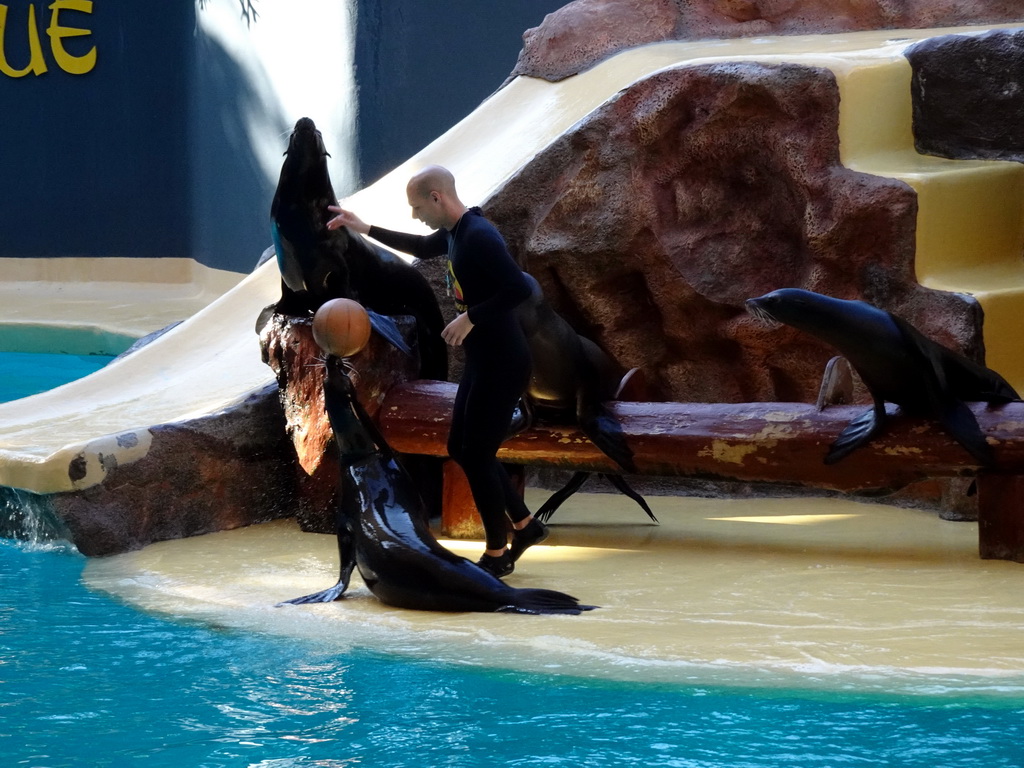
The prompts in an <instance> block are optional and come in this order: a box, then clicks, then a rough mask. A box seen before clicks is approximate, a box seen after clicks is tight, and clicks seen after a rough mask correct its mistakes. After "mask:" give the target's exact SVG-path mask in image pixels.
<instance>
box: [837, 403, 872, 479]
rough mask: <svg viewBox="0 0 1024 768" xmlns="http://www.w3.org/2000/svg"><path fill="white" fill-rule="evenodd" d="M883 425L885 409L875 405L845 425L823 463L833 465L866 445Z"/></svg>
mask: <svg viewBox="0 0 1024 768" xmlns="http://www.w3.org/2000/svg"><path fill="white" fill-rule="evenodd" d="M884 423H885V407H884V405H880V404H877V403H876V404H875V405H874V406H872V407H871V408H870V409H869V410H867V411H864V413H862V414H861V415H860V416H858V417H857V418H855V419H854V420H853V421H851V422H850V423H849V424H847V425H846V428H845V429H844V430H843V431H842V432H840V433H839V437H837V438H836V439H835V442H834V443H832V445H831V446H830V447H829V449H828V453H827V454H826V455H825V463H826V464H835V463H836V462H837V461H839V460H840V459H842V458H844V457H846V456H847V455H849V454H850V453H851V452H853V451H854V450H856V449H857V448H859V447H860V446H862V445H864V444H865V443H867V442H868V441H869V440H871V438H872V437H874V436H875V435H877V434H878V433H879V432H880V431H881V430H882V425H883V424H884Z"/></svg>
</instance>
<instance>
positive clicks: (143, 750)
mask: <svg viewBox="0 0 1024 768" xmlns="http://www.w3.org/2000/svg"><path fill="white" fill-rule="evenodd" d="M84 562H85V561H84V558H82V557H81V556H79V555H77V554H76V553H74V552H70V551H66V550H62V549H60V548H50V549H40V548H39V547H38V546H37V547H33V546H32V545H28V544H24V543H15V542H13V541H7V540H0V595H3V600H2V605H0V755H2V756H3V758H4V759H3V765H4V766H32V767H33V768H65V767H71V766H75V767H77V766H82V767H83V768H102V767H103V766H119V767H120V766H134V765H145V766H153V767H154V768H163V767H164V766H167V767H170V766H174V767H175V768H185V767H187V768H236V767H237V768H304V767H305V766H319V767H321V768H335V767H340V766H356V765H360V766H374V768H386V767H388V766H417V767H419V766H425V767H429V768H433V767H434V766H460V767H461V766H465V767H466V768H479V767H480V766H489V765H497V766H537V765H542V766H566V768H569V767H571V768H579V767H580V766H630V765H640V766H644V767H645V768H654V767H655V766H678V767H680V768H718V767H719V766H720V767H721V768H755V767H757V768H759V767H761V766H765V767H767V766H772V768H777V767H778V766H783V765H785V766H814V767H815V768H817V767H819V766H820V767H825V766H828V767H830V768H834V767H837V766H900V767H901V768H918V767H920V768H936V767H937V766H941V767H942V768H957V767H959V766H964V768H966V767H967V766H971V768H976V767H977V766H979V765H984V766H986V767H987V768H996V767H998V766H1014V767H1019V766H1020V765H1021V764H1022V760H1024V758H1022V757H1021V755H1022V752H1021V743H1022V740H1024V694H1022V695H1021V697H1020V698H1017V699H1011V700H1007V699H1000V700H999V701H990V700H979V699H974V700H971V699H966V700H956V699H953V698H934V699H927V698H910V699H907V698H903V699H901V698H899V697H895V696H893V697H890V698H885V697H879V696H858V695H845V694H844V695H841V696H834V697H833V696H827V695H822V694H804V693H801V692H798V691H787V690H769V691H745V690H737V689H726V688H716V687H713V686H707V687H699V686H668V685H665V686H658V685H636V684H628V685H627V684H619V683H601V682H592V681H584V680H578V679H572V678H562V677H544V676H537V675H526V674H521V673H513V672H503V671H488V670H482V669H479V668H475V667H473V668H470V667H460V666H455V665H443V664H432V663H426V662H416V661H409V660H408V659H397V658H389V657H388V656H387V655H386V651H387V649H385V648H381V649H374V650H373V651H370V650H367V651H365V652H359V653H355V654H351V653H337V652H335V651H334V650H332V648H330V647H326V646H324V645H318V644H310V643H309V642H299V641H287V640H282V639H281V638H279V637H277V638H275V637H269V636H267V637H263V636H258V635H255V636H251V635H246V634H242V633H239V632H226V631H218V630H217V629H215V628H208V627H205V626H197V625H194V624H188V623H174V622H169V621H164V620H162V619H157V618H155V617H152V616H148V615H145V614H142V613H139V612H137V611H135V610H133V609H130V608H128V607H126V606H123V605H120V604H118V603H116V602H114V601H112V600H111V599H109V598H108V597H106V596H104V595H99V594H94V593H91V592H89V591H88V590H86V589H85V588H84V587H83V586H82V585H81V583H80V576H81V572H82V569H83V566H84ZM529 620H530V619H529V618H527V617H524V621H529Z"/></svg>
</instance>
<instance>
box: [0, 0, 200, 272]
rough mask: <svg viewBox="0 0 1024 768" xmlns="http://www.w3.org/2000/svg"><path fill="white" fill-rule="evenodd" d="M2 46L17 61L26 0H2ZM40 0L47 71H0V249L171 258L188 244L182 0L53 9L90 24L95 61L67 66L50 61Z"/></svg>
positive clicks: (84, 46) (186, 47) (23, 57)
mask: <svg viewBox="0 0 1024 768" xmlns="http://www.w3.org/2000/svg"><path fill="white" fill-rule="evenodd" d="M4 4H5V5H7V6H8V9H9V10H8V19H7V30H6V34H5V36H4V40H3V50H4V53H5V54H6V60H7V62H8V63H9V65H10V66H11V67H13V68H15V69H22V68H23V67H24V66H25V65H26V64H27V63H28V61H29V52H28V34H27V32H26V28H27V18H28V6H29V5H30V3H28V2H24V1H22V2H11V1H10V0H7V1H6V2H5V3H4ZM48 4H49V3H47V2H35V3H32V5H34V6H35V9H36V13H37V22H38V25H39V26H40V28H41V29H40V37H41V39H42V47H43V50H44V53H45V56H46V64H47V66H48V71H47V72H46V73H45V74H43V75H38V76H37V75H27V76H25V77H18V78H13V77H9V76H7V75H4V74H0V104H2V107H0V114H2V117H0V147H2V148H3V149H2V150H0V152H2V155H0V190H2V191H0V196H2V197H0V256H7V257H10V256H34V257H43V256H93V255H115V256H122V255H132V256H172V255H184V254H187V253H188V252H189V235H188V231H187V228H186V229H184V230H183V228H182V227H181V214H182V212H183V210H185V208H186V205H187V200H188V189H189V168H188V163H187V161H186V159H187V156H188V152H187V146H186V139H187V137H186V132H185V130H184V120H185V116H186V114H187V111H186V91H187V87H186V83H187V80H188V73H189V67H190V60H191V55H192V54H191V47H192V32H193V26H194V25H193V22H194V11H193V9H192V3H186V2H179V3H166V4H161V5H162V9H161V11H160V12H159V13H156V12H154V11H153V10H152V8H153V6H152V5H151V4H149V3H139V2H132V1H131V0H120V1H119V2H110V1H109V0H107V1H106V2H104V0H97V2H95V3H94V5H93V12H92V13H91V14H83V13H78V12H68V11H63V12H62V13H61V15H60V21H61V22H62V24H64V25H67V26H75V27H79V28H82V29H89V30H91V31H92V34H91V35H89V36H83V37H79V38H77V39H75V40H68V42H67V48H68V51H69V53H73V54H75V55H84V54H85V53H86V52H87V51H88V50H89V49H90V48H92V47H93V46H95V47H96V49H97V52H98V55H97V58H96V65H95V68H94V69H93V70H92V71H90V72H87V73H85V74H82V75H73V74H68V73H67V72H64V71H62V70H61V69H60V68H59V67H58V66H57V65H56V64H55V62H54V60H53V58H52V55H51V52H50V47H49V42H48V37H47V35H46V27H47V26H48V25H49V23H50V12H49V10H48V9H47V6H48Z"/></svg>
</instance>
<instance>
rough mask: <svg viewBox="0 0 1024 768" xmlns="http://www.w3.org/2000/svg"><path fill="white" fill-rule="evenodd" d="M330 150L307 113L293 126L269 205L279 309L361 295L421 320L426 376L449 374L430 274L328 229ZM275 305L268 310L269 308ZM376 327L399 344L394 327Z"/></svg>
mask: <svg viewBox="0 0 1024 768" xmlns="http://www.w3.org/2000/svg"><path fill="white" fill-rule="evenodd" d="M328 156H329V155H328V153H327V150H326V149H325V147H324V143H323V139H322V138H321V136H320V132H319V131H318V130H317V129H316V125H315V124H314V123H313V121H312V120H310V119H309V118H308V117H304V118H301V119H300V120H299V121H298V122H296V124H295V128H294V130H293V131H292V134H291V138H290V139H289V142H288V150H287V152H286V153H285V160H284V163H283V164H282V166H281V176H280V178H279V180H278V184H277V191H276V192H275V194H274V201H273V203H272V204H271V207H270V217H271V222H272V232H273V236H274V246H275V250H276V251H277V260H278V266H279V267H280V270H281V299H280V300H279V301H278V302H277V304H275V305H274V306H273V311H277V312H280V313H282V314H286V315H298V316H304V315H307V314H310V313H313V312H316V310H317V309H318V308H319V307H320V305H322V304H323V303H324V302H325V301H328V300H329V299H336V298H347V299H353V300H355V301H358V302H359V303H360V304H362V305H363V306H364V307H366V309H367V310H371V311H372V312H374V313H379V314H380V315H386V316H393V315H411V316H413V317H414V318H415V319H416V328H417V334H416V335H417V341H418V344H419V352H420V376H421V377H422V378H426V379H436V380H439V381H444V380H445V379H447V378H448V351H447V348H446V346H445V344H444V341H443V339H441V331H442V330H443V329H444V319H443V317H442V315H441V309H440V307H439V306H438V304H437V297H436V296H435V295H434V292H433V289H432V288H431V287H430V283H429V282H428V280H427V279H426V278H425V277H424V276H423V275H422V274H421V273H420V272H419V271H418V270H417V269H416V268H415V267H413V266H411V265H410V264H407V263H406V262H405V261H403V260H402V259H400V258H399V257H398V256H396V255H394V254H393V253H391V252H390V251H388V250H386V249H384V248H381V247H378V246H376V245H374V244H373V243H371V242H369V241H368V240H366V239H365V238H363V237H362V236H360V235H358V234H356V233H353V232H350V231H349V230H348V229H347V228H345V227H341V228H340V229H336V230H329V229H327V222H328V221H329V220H330V218H331V215H332V214H331V213H330V212H329V211H328V210H327V207H328V206H329V205H336V204H337V202H338V201H337V198H336V197H335V195H334V187H333V186H332V184H331V178H330V174H329V173H328V170H327V157H328ZM268 309H270V308H268ZM371 319H374V320H375V322H374V327H375V329H377V330H378V331H380V332H382V333H384V334H385V335H386V336H388V338H389V339H391V340H393V341H394V342H395V343H396V344H398V345H401V344H402V342H401V341H400V340H399V339H397V338H394V335H393V332H392V331H391V330H390V329H389V328H385V327H381V325H380V321H379V319H378V318H373V317H372V315H371Z"/></svg>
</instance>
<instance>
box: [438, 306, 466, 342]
mask: <svg viewBox="0 0 1024 768" xmlns="http://www.w3.org/2000/svg"><path fill="white" fill-rule="evenodd" d="M472 330H473V321H472V320H470V319H469V313H468V312H463V313H462V314H461V315H459V316H458V317H456V318H455V319H454V320H452V321H451V322H450V323H448V325H446V326H445V328H444V330H443V331H441V338H442V339H444V341H445V343H446V344H448V345H449V346H452V347H458V346H461V345H462V342H463V340H465V338H466V337H467V336H469V332H470V331H472Z"/></svg>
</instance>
